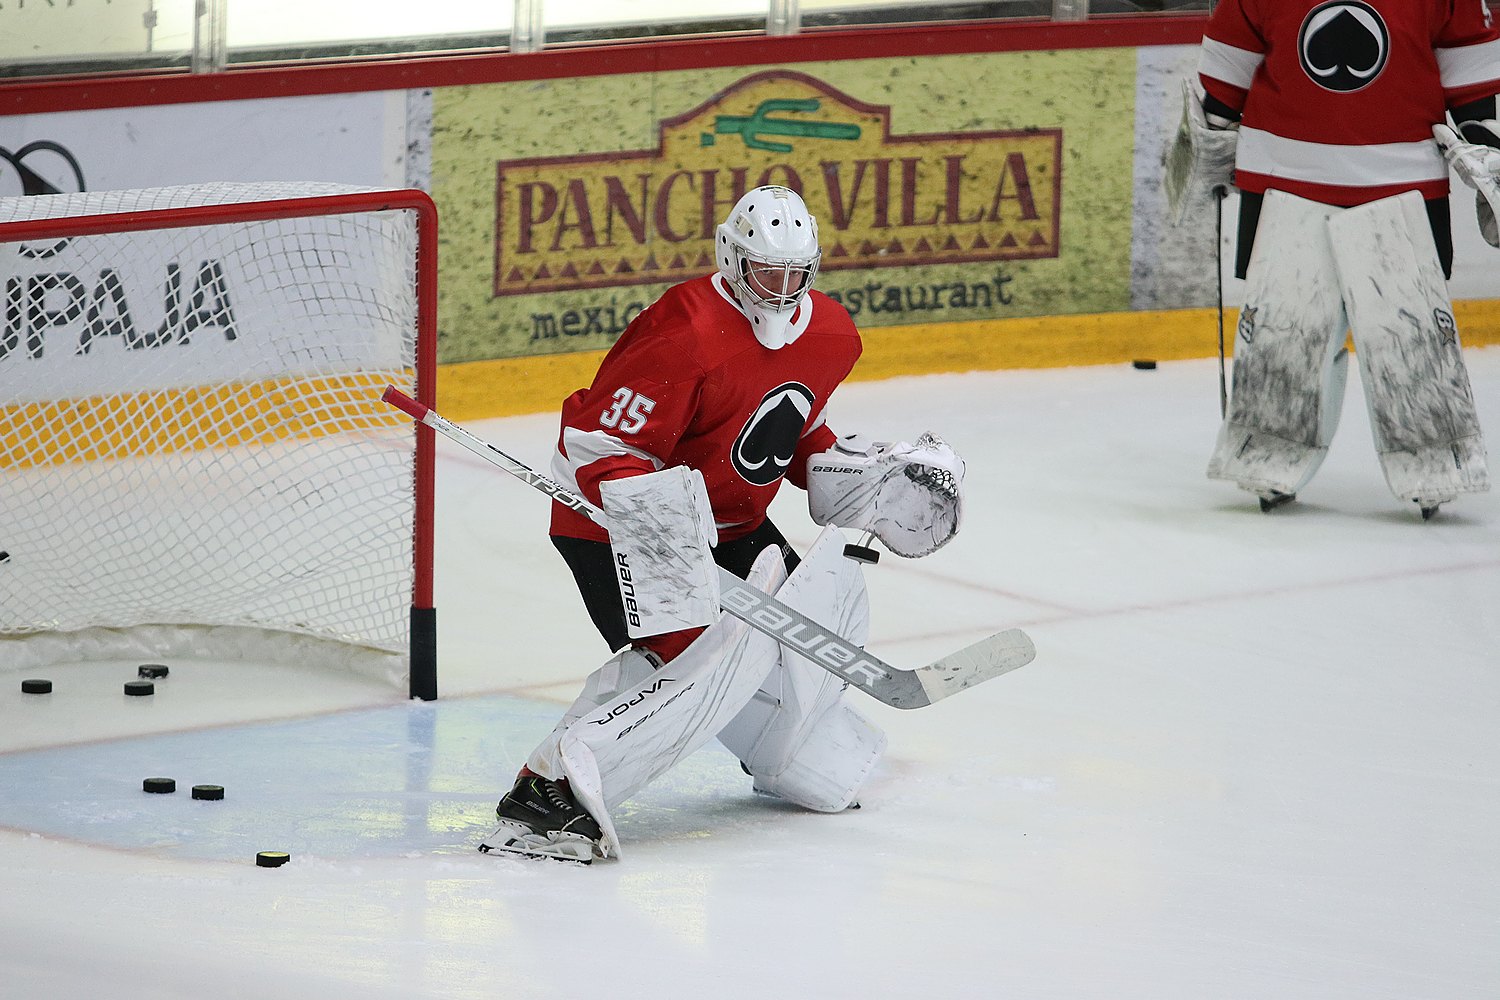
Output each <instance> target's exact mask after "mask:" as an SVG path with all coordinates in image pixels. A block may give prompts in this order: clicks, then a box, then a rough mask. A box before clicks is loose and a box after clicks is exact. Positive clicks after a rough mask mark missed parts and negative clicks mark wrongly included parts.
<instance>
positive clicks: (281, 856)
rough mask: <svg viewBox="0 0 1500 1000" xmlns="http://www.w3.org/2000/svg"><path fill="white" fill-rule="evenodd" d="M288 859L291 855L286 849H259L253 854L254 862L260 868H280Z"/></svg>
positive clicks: (290, 858)
mask: <svg viewBox="0 0 1500 1000" xmlns="http://www.w3.org/2000/svg"><path fill="white" fill-rule="evenodd" d="M290 860H292V856H291V855H290V854H288V853H287V852H286V851H261V852H260V853H259V854H257V855H256V856H255V863H256V864H257V865H259V866H260V867H262V868H280V867H281V866H282V865H284V864H286V863H287V862H288V861H290Z"/></svg>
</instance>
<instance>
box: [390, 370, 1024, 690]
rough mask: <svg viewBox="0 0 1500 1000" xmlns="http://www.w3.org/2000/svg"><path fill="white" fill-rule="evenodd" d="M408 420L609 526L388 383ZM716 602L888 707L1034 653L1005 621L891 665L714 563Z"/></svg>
mask: <svg viewBox="0 0 1500 1000" xmlns="http://www.w3.org/2000/svg"><path fill="white" fill-rule="evenodd" d="M380 398H381V399H382V400H383V401H384V402H386V403H389V404H390V405H392V406H394V407H396V408H397V409H399V410H402V411H403V412H405V413H406V414H407V415H409V416H410V417H411V418H412V419H413V420H415V421H417V422H418V423H421V424H426V425H427V426H428V427H431V428H432V429H433V430H435V431H437V432H438V433H439V434H442V435H443V436H444V437H446V438H448V439H450V440H452V441H455V442H457V443H458V444H460V445H462V446H463V447H465V448H467V449H468V450H469V451H472V452H473V453H474V454H476V455H478V456H479V457H481V458H483V459H485V460H486V461H488V462H489V463H491V464H492V465H497V466H499V467H500V468H501V469H504V470H505V471H506V472H509V473H510V474H511V475H513V476H515V477H516V478H517V479H519V480H521V482H523V483H525V484H526V485H528V486H530V487H532V488H533V489H535V490H538V491H539V492H541V493H544V494H546V495H547V496H549V497H551V498H552V499H553V500H554V501H556V502H557V503H560V504H562V505H563V506H565V507H568V508H571V509H572V510H576V511H577V512H578V513H580V514H582V515H584V516H585V517H587V518H589V519H590V520H591V521H593V522H594V523H595V524H597V525H599V526H600V527H602V528H604V529H605V530H606V531H607V530H609V523H608V519H607V518H606V516H605V514H604V511H602V510H600V509H599V508H598V507H595V506H594V505H593V504H591V503H589V502H588V501H587V500H585V499H584V498H583V497H581V496H578V495H577V494H576V493H573V492H571V491H569V490H567V489H566V488H564V487H562V486H560V485H558V484H557V483H555V482H553V481H552V480H551V479H548V478H547V477H546V476H544V475H541V474H540V473H538V472H536V471H534V470H533V469H531V468H530V467H528V466H527V465H525V464H523V463H522V462H520V461H517V460H516V459H514V458H512V457H510V456H509V455H507V454H506V453H505V452H503V451H501V450H500V449H499V448H496V447H495V446H494V445H492V444H490V443H489V442H487V441H484V440H482V439H481V438H479V437H477V436H475V435H474V434H472V433H470V432H469V431H466V430H464V429H463V428H462V427H460V426H458V425H457V424H455V423H453V422H452V421H451V420H448V419H446V418H444V417H441V416H439V415H438V413H437V411H436V410H434V409H432V408H431V407H429V406H426V405H424V404H422V403H419V402H417V401H416V400H415V399H412V398H411V397H410V396H408V395H407V394H406V393H404V392H402V391H401V390H399V389H397V388H396V387H395V386H387V387H386V390H385V392H384V393H383V394H382V395H381V397H380ZM719 605H720V606H721V607H722V608H723V609H724V610H725V611H727V612H729V613H730V614H731V615H734V616H735V617H736V618H739V619H740V620H741V621H744V622H745V623H746V624H747V625H749V626H750V627H751V628H753V629H755V630H756V631H758V632H762V633H764V634H765V635H768V636H770V637H771V638H772V639H775V640H776V641H777V642H779V643H781V644H782V645H783V646H786V647H787V648H788V649H790V650H792V651H793V652H795V653H798V654H800V655H802V656H804V657H806V658H807V659H809V660H811V661H812V662H813V663H816V664H817V665H818V666H820V667H822V668H823V669H824V670H827V671H828V672H830V673H832V674H833V675H835V676H836V677H839V678H842V679H843V680H845V681H847V682H848V683H850V684H852V685H853V686H854V687H857V688H859V689H860V690H861V691H863V692H865V693H866V694H868V695H870V696H871V697H873V698H875V699H877V700H879V701H882V702H884V703H885V704H887V705H890V706H892V707H894V708H922V707H923V706H926V705H930V704H932V703H933V702H935V701H938V700H940V699H942V698H946V697H948V696H949V695H951V694H956V693H957V692H959V691H962V690H963V689H964V688H969V687H973V686H974V685H976V684H979V683H981V682H983V681H987V680H989V679H990V678H992V677H999V676H1000V675H1001V674H1005V673H1009V672H1010V671H1012V670H1015V669H1017V668H1018V667H1024V666H1025V665H1026V664H1028V663H1030V662H1031V661H1032V659H1033V658H1034V657H1035V656H1036V647H1035V646H1033V645H1032V642H1031V638H1030V637H1029V636H1028V635H1027V634H1026V633H1025V632H1022V631H1021V630H1020V629H1016V628H1013V629H1007V630H1005V631H1004V632H998V633H996V634H995V635H992V636H990V637H989V638H986V639H981V640H980V641H978V642H976V643H974V644H973V645H971V646H966V647H965V648H963V649H960V650H959V651H957V652H956V653H949V654H948V655H947V656H944V657H942V658H941V659H938V660H935V661H933V662H932V663H929V664H927V665H926V666H922V667H918V668H916V669H915V670H902V669H900V668H899V667H893V666H891V665H890V664H889V663H886V662H885V661H884V660H881V659H879V658H878V657H876V656H873V655H871V654H870V653H867V652H865V651H864V650H863V649H861V648H860V647H858V646H856V645H854V644H853V643H851V642H848V641H847V640H845V639H844V638H842V637H841V636H839V635H838V633H836V632H834V631H832V630H831V629H827V628H824V627H823V626H822V625H819V624H818V623H817V622H815V621H813V620H812V619H811V618H808V617H807V616H805V615H803V614H801V613H800V612H798V611H794V610H792V609H791V608H789V607H787V606H786V605H785V604H782V603H781V602H780V601H778V600H776V598H774V597H772V596H771V595H770V594H767V593H764V592H763V591H760V590H758V589H756V588H755V587H752V586H750V585H749V584H748V583H746V582H745V581H744V580H741V579H740V578H739V577H737V576H735V575H734V574H733V573H731V572H729V571H728V570H726V569H724V568H723V567H719Z"/></svg>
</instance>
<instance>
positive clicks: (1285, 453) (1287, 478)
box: [1208, 191, 1348, 496]
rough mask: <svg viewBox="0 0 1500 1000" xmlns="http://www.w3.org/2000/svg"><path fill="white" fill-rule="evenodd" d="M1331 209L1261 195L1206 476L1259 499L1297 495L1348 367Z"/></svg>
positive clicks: (1333, 419) (1316, 460) (1318, 460)
mask: <svg viewBox="0 0 1500 1000" xmlns="http://www.w3.org/2000/svg"><path fill="white" fill-rule="evenodd" d="M1338 211H1339V209H1336V208H1331V207H1329V206H1327V205H1320V204H1318V203H1317V202H1312V201H1308V200H1306V199H1303V198H1298V197H1295V196H1293V195H1289V194H1285V193H1283V192H1281V191H1269V192H1267V193H1266V197H1265V202H1264V204H1263V206H1262V209H1261V215H1260V222H1259V225H1258V226H1257V228H1256V233H1255V249H1254V251H1253V252H1252V254H1251V257H1250V268H1249V270H1248V272H1247V283H1246V288H1245V304H1244V306H1243V307H1242V308H1241V309H1240V322H1239V327H1238V329H1237V330H1236V333H1235V340H1234V377H1233V382H1234V390H1233V393H1232V395H1231V397H1230V402H1229V412H1228V416H1227V419H1226V420H1225V422H1224V424H1223V426H1222V427H1221V428H1220V430H1219V438H1218V442H1217V444H1216V446H1215V448H1214V453H1213V456H1212V458H1211V459H1210V460H1209V465H1208V475H1209V478H1211V479H1224V480H1228V481H1230V482H1234V483H1237V484H1238V485H1239V486H1240V487H1242V488H1243V489H1247V490H1250V491H1251V492H1254V493H1259V494H1261V495H1262V496H1265V495H1267V494H1269V493H1273V492H1274V493H1296V492H1297V491H1298V490H1300V489H1301V488H1302V487H1303V486H1305V485H1306V484H1307V482H1308V480H1310V479H1311V478H1312V477H1313V474H1314V473H1316V472H1317V471H1318V467H1319V466H1320V465H1321V464H1322V463H1323V459H1324V457H1325V456H1326V455H1327V453H1328V443H1329V441H1331V440H1332V438H1333V433H1334V431H1335V430H1336V429H1337V427H1338V421H1339V414H1340V412H1341V410H1342V407H1343V401H1344V384H1345V379H1346V372H1347V366H1348V356H1347V354H1346V353H1345V351H1344V335H1345V332H1346V331H1347V329H1348V321H1347V318H1346V316H1345V313H1344V301H1343V294H1342V291H1341V290H1340V288H1339V282H1338V274H1337V272H1336V270H1335V268H1334V264H1333V253H1332V248H1331V246H1330V244H1329V235H1328V218H1329V217H1330V216H1331V215H1333V214H1335V213H1336V212H1338Z"/></svg>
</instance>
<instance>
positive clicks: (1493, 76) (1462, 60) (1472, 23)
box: [1433, 0, 1500, 108]
mask: <svg viewBox="0 0 1500 1000" xmlns="http://www.w3.org/2000/svg"><path fill="white" fill-rule="evenodd" d="M1433 48H1434V51H1435V53H1436V54H1437V61H1438V72H1439V74H1440V75H1441V76H1442V81H1443V100H1444V101H1445V102H1446V103H1447V105H1448V107H1449V108H1454V107H1457V106H1459V105H1462V104H1468V103H1470V102H1472V101H1477V100H1482V99H1483V98H1486V97H1493V96H1494V95H1496V94H1500V25H1496V24H1495V20H1494V17H1493V15H1491V14H1490V11H1489V7H1488V6H1487V5H1486V4H1485V0H1452V3H1451V12H1450V13H1449V15H1448V19H1447V22H1446V23H1445V24H1444V25H1443V29H1442V31H1441V32H1439V34H1438V37H1437V39H1436V41H1435V43H1434V46H1433Z"/></svg>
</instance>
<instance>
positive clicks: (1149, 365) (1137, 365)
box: [1130, 359, 1156, 372]
mask: <svg viewBox="0 0 1500 1000" xmlns="http://www.w3.org/2000/svg"><path fill="white" fill-rule="evenodd" d="M1130 367H1132V368H1134V369H1135V370H1136V371H1141V372H1149V371H1153V370H1155V368H1156V362H1155V361H1148V360H1144V359H1143V360H1140V361H1132V362H1130Z"/></svg>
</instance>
